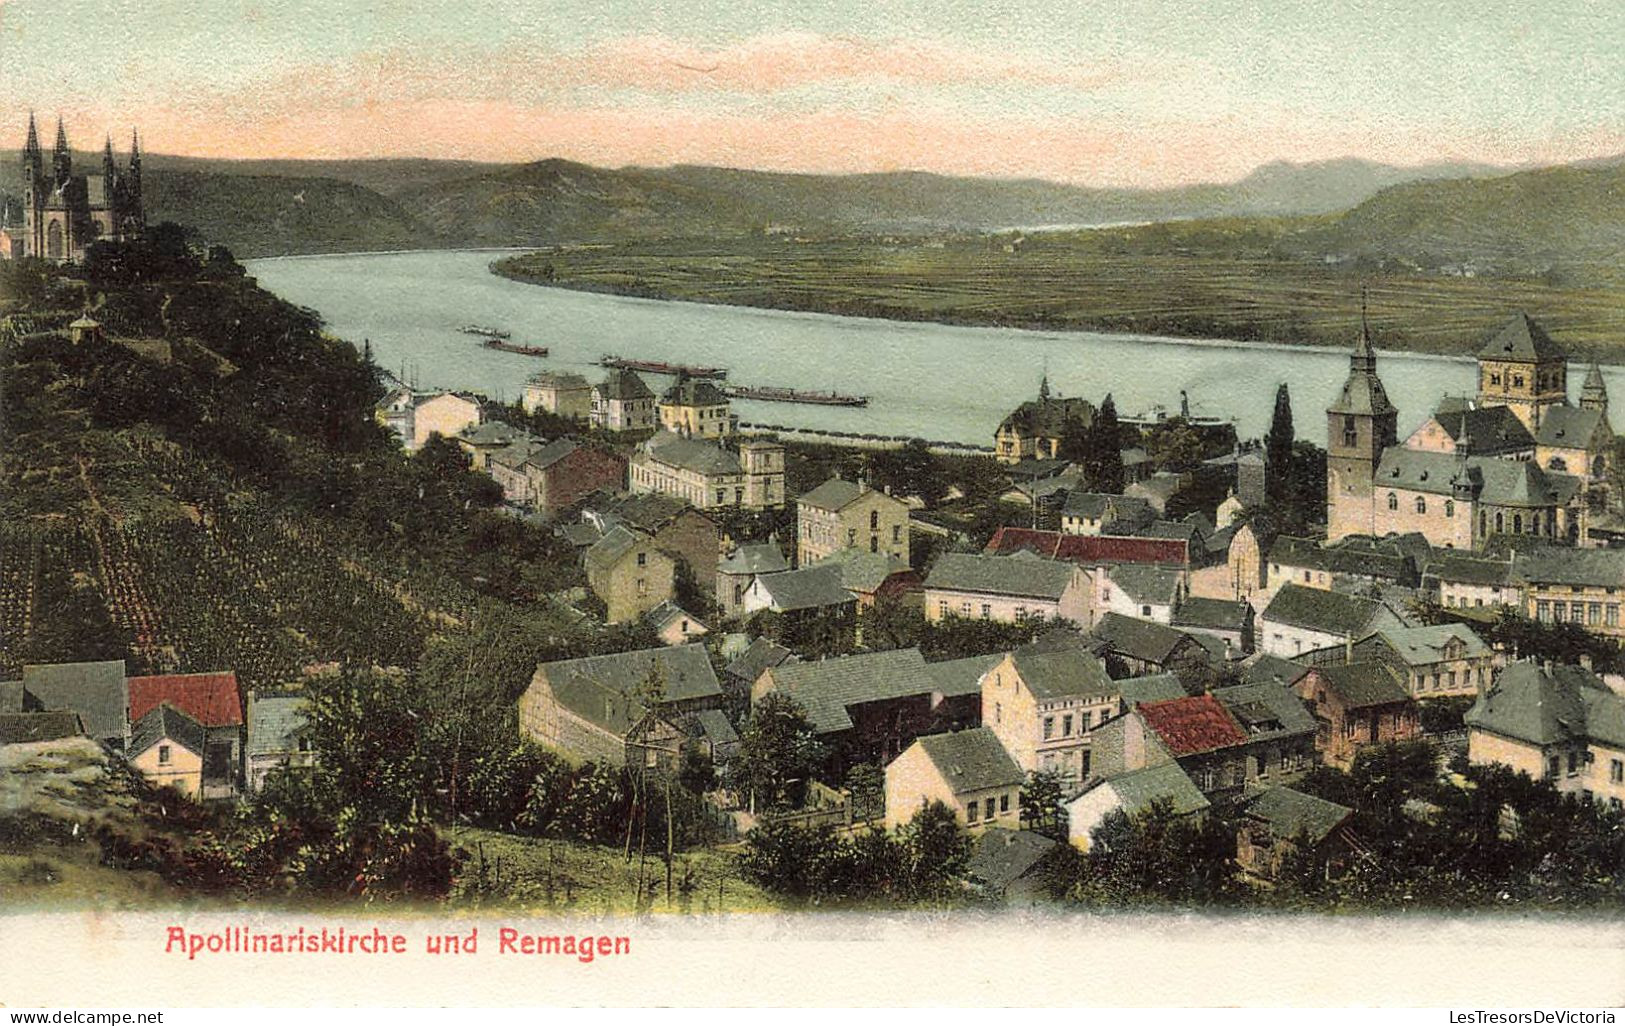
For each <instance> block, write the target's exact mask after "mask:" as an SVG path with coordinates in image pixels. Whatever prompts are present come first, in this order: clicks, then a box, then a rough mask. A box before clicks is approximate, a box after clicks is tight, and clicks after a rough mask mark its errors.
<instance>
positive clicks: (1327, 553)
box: [1264, 534, 1433, 603]
mask: <svg viewBox="0 0 1625 1026" xmlns="http://www.w3.org/2000/svg"><path fill="white" fill-rule="evenodd" d="M1432 551H1433V550H1432V548H1431V547H1430V546H1429V545H1428V543H1427V540H1426V539H1425V538H1423V537H1422V536H1421V535H1415V534H1413V535H1409V536H1404V537H1400V536H1393V537H1389V538H1378V539H1374V538H1368V537H1365V536H1363V535H1349V536H1347V537H1345V538H1341V539H1339V540H1338V541H1337V542H1335V543H1333V544H1331V545H1322V544H1321V543H1320V541H1319V540H1318V539H1314V538H1296V537H1293V536H1291V535H1281V536H1280V537H1278V538H1276V539H1275V543H1274V544H1273V545H1271V546H1270V552H1269V560H1268V563H1267V566H1268V569H1267V570H1266V572H1265V581H1264V596H1265V602H1266V603H1267V602H1268V601H1269V599H1271V598H1274V597H1275V594H1276V593H1277V592H1279V591H1280V590H1281V588H1282V587H1284V586H1285V585H1287V584H1300V585H1302V586H1303V587H1305V588H1320V589H1322V590H1325V591H1345V592H1346V591H1351V590H1354V589H1355V588H1356V587H1359V586H1362V585H1387V584H1394V585H1398V586H1400V587H1403V588H1415V587H1416V586H1417V584H1418V583H1419V581H1420V579H1421V569H1422V567H1423V566H1425V565H1426V564H1427V562H1428V561H1429V560H1430V559H1431V558H1432Z"/></svg>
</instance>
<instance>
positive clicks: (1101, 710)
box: [982, 640, 1120, 788]
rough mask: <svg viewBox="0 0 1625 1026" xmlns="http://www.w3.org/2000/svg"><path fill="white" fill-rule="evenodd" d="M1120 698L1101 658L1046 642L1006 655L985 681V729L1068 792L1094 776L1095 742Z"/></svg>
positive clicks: (1076, 646)
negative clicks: (1091, 753) (1092, 748)
mask: <svg viewBox="0 0 1625 1026" xmlns="http://www.w3.org/2000/svg"><path fill="white" fill-rule="evenodd" d="M1119 701H1120V696H1119V693H1118V687H1117V684H1116V682H1115V681H1113V680H1112V679H1111V677H1109V676H1107V674H1106V666H1105V664H1104V663H1103V662H1101V660H1100V658H1099V657H1097V656H1096V655H1094V654H1093V653H1091V652H1090V651H1088V649H1087V648H1086V647H1085V646H1084V645H1083V644H1081V643H1080V642H1074V641H1070V640H1069V641H1064V642H1062V641H1048V640H1043V641H1039V642H1035V643H1033V644H1030V645H1023V646H1022V647H1021V648H1018V649H1016V650H1015V651H1014V652H1011V653H1009V654H1007V655H1006V656H1005V657H1004V658H1003V659H1001V660H1000V661H999V662H998V663H997V664H996V665H995V666H994V667H993V668H992V669H991V670H989V671H987V672H986V673H985V674H983V676H982V724H983V725H984V726H985V727H987V728H988V729H990V730H992V731H993V733H994V735H995V736H996V737H998V739H999V743H1000V744H1002V745H1003V746H1004V750H1005V751H1006V752H1009V753H1010V757H1011V758H1013V759H1014V760H1015V761H1016V765H1018V766H1020V767H1021V768H1022V770H1024V771H1025V772H1028V773H1035V772H1040V773H1054V774H1057V775H1059V776H1060V778H1061V780H1062V782H1063V787H1066V788H1072V787H1076V786H1077V785H1078V784H1079V783H1081V782H1082V781H1083V778H1084V777H1086V776H1088V775H1089V736H1090V733H1091V731H1093V729H1094V728H1095V727H1098V726H1100V725H1102V724H1104V723H1105V722H1106V721H1107V720H1109V719H1110V718H1111V717H1112V716H1113V715H1115V714H1116V712H1117V706H1118V702H1119Z"/></svg>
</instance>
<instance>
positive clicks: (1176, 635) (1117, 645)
mask: <svg viewBox="0 0 1625 1026" xmlns="http://www.w3.org/2000/svg"><path fill="white" fill-rule="evenodd" d="M1089 635H1090V637H1091V638H1093V639H1094V645H1095V651H1096V652H1098V653H1099V654H1100V655H1102V656H1103V657H1105V658H1106V660H1107V664H1108V665H1110V664H1111V661H1112V660H1113V659H1117V660H1119V661H1121V662H1122V664H1123V671H1125V672H1123V674H1122V675H1123V676H1132V677H1142V676H1145V675H1147V674H1152V673H1172V674H1175V675H1176V676H1178V677H1179V679H1180V680H1181V681H1183V682H1184V684H1185V690H1186V691H1187V692H1195V691H1200V690H1202V688H1203V687H1205V686H1206V684H1207V681H1208V678H1209V677H1211V676H1212V673H1213V663H1212V659H1211V658H1210V657H1209V655H1208V653H1207V650H1206V649H1205V648H1204V647H1203V646H1202V645H1201V644H1199V643H1198V642H1197V640H1196V639H1195V638H1194V637H1192V636H1191V635H1189V634H1186V633H1185V632H1184V631H1179V630H1175V629H1174V628H1172V627H1168V626H1165V625H1163V624H1160V623H1153V622H1152V621H1150V620H1139V619H1136V618H1134V617H1128V616H1122V615H1120V614H1118V613H1107V614H1106V615H1104V616H1102V617H1101V618H1100V622H1099V623H1097V624H1095V626H1094V628H1093V629H1092V630H1091V631H1090V632H1089Z"/></svg>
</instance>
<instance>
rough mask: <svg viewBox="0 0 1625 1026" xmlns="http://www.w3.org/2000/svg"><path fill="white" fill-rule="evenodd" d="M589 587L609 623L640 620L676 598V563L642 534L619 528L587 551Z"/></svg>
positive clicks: (618, 526)
mask: <svg viewBox="0 0 1625 1026" xmlns="http://www.w3.org/2000/svg"><path fill="white" fill-rule="evenodd" d="M585 562H586V568H587V586H588V587H590V588H591V589H592V591H593V594H594V595H597V596H598V597H599V598H600V599H602V600H603V603H604V605H605V607H607V609H608V612H607V613H606V614H605V619H606V621H607V622H609V623H626V622H628V621H630V620H636V619H637V618H639V617H640V616H642V615H643V614H645V613H647V612H648V611H649V610H651V609H653V608H654V607H656V606H658V605H660V603H662V602H664V601H666V600H667V599H669V598H671V597H672V585H673V583H674V581H675V580H676V567H677V564H676V562H675V561H674V560H673V559H672V558H671V557H670V556H668V555H667V554H666V553H664V552H662V551H661V550H660V549H659V547H658V546H656V545H655V543H654V539H653V538H652V537H651V536H649V535H647V534H645V533H643V532H642V531H636V530H632V529H630V528H627V527H625V526H622V525H619V524H617V525H616V526H614V527H612V528H610V529H609V531H608V532H606V533H605V535H604V536H603V537H602V538H600V539H598V541H597V542H596V543H595V544H594V545H593V546H592V547H591V548H589V549H588V550H587V555H586V558H585Z"/></svg>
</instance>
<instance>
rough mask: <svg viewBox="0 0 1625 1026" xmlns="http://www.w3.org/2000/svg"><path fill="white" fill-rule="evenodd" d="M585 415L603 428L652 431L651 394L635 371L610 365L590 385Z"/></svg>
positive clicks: (598, 426) (652, 404)
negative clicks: (604, 372)
mask: <svg viewBox="0 0 1625 1026" xmlns="http://www.w3.org/2000/svg"><path fill="white" fill-rule="evenodd" d="M587 419H588V421H589V422H590V423H591V424H592V426H593V427H595V428H599V429H601V430H604V431H653V430H654V429H655V424H656V417H655V394H654V393H653V392H652V391H650V390H649V386H648V385H646V384H644V383H643V379H642V378H640V377H638V376H637V374H636V373H635V372H633V371H629V370H626V369H624V368H620V367H617V368H613V369H611V370H610V372H609V374H608V375H606V376H605V377H604V380H603V381H601V382H599V383H598V384H597V385H596V386H594V387H593V390H592V405H591V408H590V409H589V410H588V411H587Z"/></svg>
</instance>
